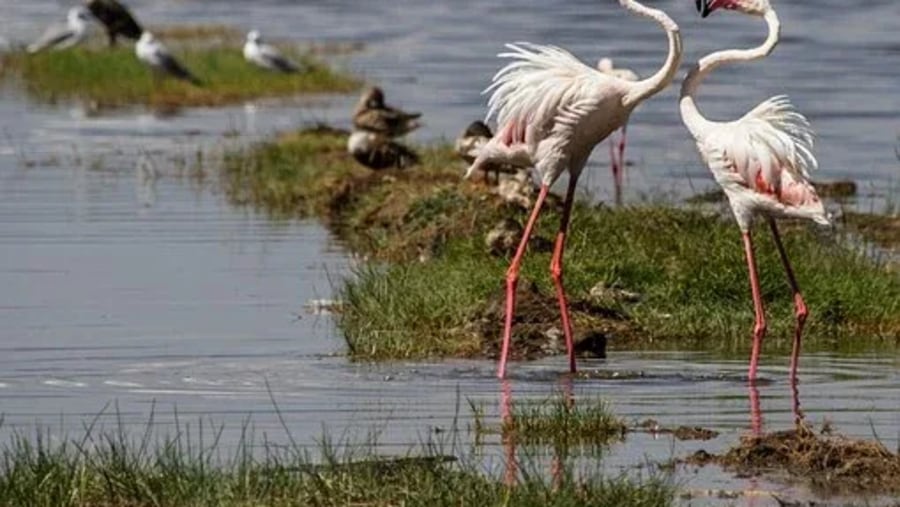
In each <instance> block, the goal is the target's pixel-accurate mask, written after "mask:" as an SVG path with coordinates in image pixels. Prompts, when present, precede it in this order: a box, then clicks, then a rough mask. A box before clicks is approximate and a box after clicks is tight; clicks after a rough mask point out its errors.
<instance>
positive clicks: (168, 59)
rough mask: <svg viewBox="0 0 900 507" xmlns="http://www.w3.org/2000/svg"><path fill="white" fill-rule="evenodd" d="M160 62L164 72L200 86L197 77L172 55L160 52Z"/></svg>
mask: <svg viewBox="0 0 900 507" xmlns="http://www.w3.org/2000/svg"><path fill="white" fill-rule="evenodd" d="M159 59H160V63H162V67H163V69H165V71H166V72H168V73H169V74H171V75H172V76H174V77H176V78H178V79H181V80H184V81H189V82H191V83H192V84H194V85H197V86H200V85H201V84H202V83H201V82H200V80H199V79H197V78H196V77H195V76H194V75H193V74H191V72H190V71H189V70H187V68H185V66H184V65H182V64H181V62H179V61H178V60H176V59H175V57H174V56H172V55H170V54H168V53H161V54H160V55H159Z"/></svg>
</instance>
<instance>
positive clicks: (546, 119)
mask: <svg viewBox="0 0 900 507" xmlns="http://www.w3.org/2000/svg"><path fill="white" fill-rule="evenodd" d="M506 47H507V48H509V49H510V52H507V53H501V54H500V55H498V56H500V57H501V58H510V59H512V60H513V61H512V62H510V63H508V64H507V65H506V66H505V67H503V68H502V69H500V71H499V72H497V74H496V75H495V76H494V79H493V84H492V85H491V86H490V87H489V88H488V89H487V90H485V93H491V98H490V100H489V101H488V107H489V109H488V114H487V119H488V120H489V119H491V118H492V117H496V118H497V124H498V125H500V128H502V127H503V126H504V125H507V124H509V123H510V122H516V123H526V124H528V125H531V126H534V127H537V128H548V127H552V125H553V124H554V123H563V124H571V122H572V121H573V120H575V121H577V119H578V118H579V117H580V116H581V115H582V114H584V113H586V112H587V111H588V110H589V109H590V108H591V107H592V106H593V105H595V104H596V102H597V101H598V96H597V94H596V90H597V88H598V87H599V86H602V84H603V83H602V82H603V80H604V79H605V76H603V75H602V74H600V73H599V72H598V71H596V70H594V69H593V68H591V67H588V66H587V65H585V64H584V63H582V62H581V61H580V60H578V59H577V58H575V57H574V56H573V55H572V54H571V53H569V52H568V51H566V50H564V49H562V48H559V47H556V46H542V45H537V44H530V43H526V42H520V43H518V44H507V46H506Z"/></svg>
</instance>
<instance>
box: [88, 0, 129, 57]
mask: <svg viewBox="0 0 900 507" xmlns="http://www.w3.org/2000/svg"><path fill="white" fill-rule="evenodd" d="M85 5H87V8H88V10H89V11H90V12H91V14H93V15H94V17H95V18H97V20H99V21H100V22H101V23H103V26H104V27H105V28H106V36H107V37H108V39H109V45H110V46H115V45H116V38H117V37H118V36H120V35H121V36H122V37H125V38H126V39H131V40H138V39H139V38H140V37H141V33H143V32H144V29H143V28H141V25H140V23H138V22H137V21H136V20H135V19H134V16H132V15H131V12H130V11H129V10H128V8H127V7H125V6H124V5H122V4H121V3H119V2H118V1H117V0H85Z"/></svg>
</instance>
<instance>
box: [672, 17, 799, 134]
mask: <svg viewBox="0 0 900 507" xmlns="http://www.w3.org/2000/svg"><path fill="white" fill-rule="evenodd" d="M763 18H764V19H765V20H766V24H767V25H768V26H769V36H768V37H766V40H765V42H763V43H762V44H761V45H759V46H757V47H755V48H752V49H726V50H723V51H716V52H714V53H710V54H708V55H706V56H704V57H703V58H701V59H700V61H699V62H697V64H696V65H694V66H693V67H692V68H691V70H690V72H688V75H687V77H686V78H685V80H684V82H683V83H682V84H681V100H680V106H681V119H682V121H684V124H685V125H686V126H687V128H688V129H689V130H690V131H691V133H692V134H693V135H694V137H695V138H696V137H698V136H699V135H701V134H702V132H703V130H704V129H703V127H704V126H705V125H707V124H708V123H709V121H708V120H707V119H706V118H704V117H703V115H702V114H700V111H699V110H698V109H697V104H696V102H695V101H694V94H695V93H696V92H697V89H698V88H699V87H700V83H702V82H703V79H704V78H705V77H706V76H707V75H709V73H710V72H712V71H713V70H715V69H716V68H717V67H718V66H719V65H722V64H724V63H731V62H749V61H753V60H758V59H760V58H763V57H765V56H769V54H770V53H772V50H774V49H775V46H776V45H778V39H779V37H780V36H781V23H780V22H779V21H778V15H777V14H776V13H775V10H774V9H769V10H768V11H766V13H765V14H764V15H763Z"/></svg>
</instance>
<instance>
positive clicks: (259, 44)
mask: <svg viewBox="0 0 900 507" xmlns="http://www.w3.org/2000/svg"><path fill="white" fill-rule="evenodd" d="M244 59H245V60H247V61H248V62H250V63H252V64H254V65H257V66H259V67H262V68H264V69H267V70H273V71H276V72H284V73H286V74H293V73H295V72H299V71H300V66H298V65H297V64H296V63H294V62H292V61H290V60H289V59H288V58H287V57H285V56H284V55H283V54H281V51H279V50H278V48H276V47H275V46H271V45H269V44H266V43H264V42H263V40H262V37H261V36H260V34H259V31H257V30H252V31H250V32H249V33H248V34H247V42H245V43H244Z"/></svg>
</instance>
